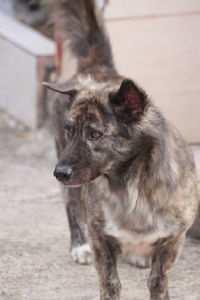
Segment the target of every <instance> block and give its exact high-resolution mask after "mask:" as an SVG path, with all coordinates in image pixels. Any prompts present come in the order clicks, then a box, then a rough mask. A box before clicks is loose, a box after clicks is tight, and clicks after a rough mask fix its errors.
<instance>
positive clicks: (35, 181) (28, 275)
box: [0, 112, 200, 300]
mask: <svg viewBox="0 0 200 300" xmlns="http://www.w3.org/2000/svg"><path fill="white" fill-rule="evenodd" d="M194 152H195V157H196V160H197V161H198V162H199V164H198V166H200V147H194ZM55 161H56V159H55V153H54V145H53V141H52V137H51V136H50V134H49V133H48V131H47V130H41V131H37V132H31V131H29V130H27V129H25V128H24V127H23V126H22V125H20V124H18V123H16V122H15V121H14V120H13V119H11V118H9V117H8V116H7V115H6V114H5V113H3V112H0V169H1V172H0V199H1V202H0V206H1V216H0V228H1V230H0V256H1V260H0V300H95V299H98V283H97V275H96V271H95V270H94V268H93V267H92V266H79V265H76V264H75V263H73V262H72V261H71V259H70V256H69V254H68V247H69V232H68V228H67V227H68V224H67V219H66V216H65V210H64V204H63V203H62V199H61V197H60V192H59V185H58V184H57V182H56V181H55V180H54V178H53V176H52V170H53V166H54V164H55ZM119 273H120V278H121V282H122V287H123V290H122V300H145V299H148V290H147V287H146V281H147V277H148V273H149V270H148V269H145V270H144V269H136V268H134V267H131V266H129V265H126V264H122V263H119ZM169 285H170V294H171V299H174V300H200V242H199V241H197V240H192V239H188V240H187V242H186V244H185V246H184V250H183V253H182V255H181V257H180V259H179V261H178V262H177V264H176V266H175V267H174V269H173V271H172V273H171V280H170V284H169Z"/></svg>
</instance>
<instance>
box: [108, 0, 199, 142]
mask: <svg viewBox="0 0 200 300" xmlns="http://www.w3.org/2000/svg"><path fill="white" fill-rule="evenodd" d="M106 20H107V28H108V32H109V36H110V38H111V43H112V46H113V53H114V58H115V62H116V65H117V68H118V71H119V72H120V73H121V74H123V75H125V76H127V77H131V78H133V79H135V80H136V82H138V83H139V84H140V85H141V86H142V87H143V88H144V89H145V90H146V91H147V93H148V94H149V95H150V96H151V98H152V99H153V100H154V102H155V103H156V104H157V105H158V106H159V107H160V108H161V110H162V111H163V112H164V114H165V115H166V116H167V117H168V119H170V120H171V121H172V123H173V124H175V125H176V127H177V128H178V129H179V130H180V131H181V132H182V134H183V135H184V137H185V138H186V139H187V140H188V141H189V142H190V143H200V130H199V128H200V1H199V0H196V1H195V0H190V1H189V0H179V1H178V0H173V1H172V0H169V1H164V0H151V1H150V0H134V1H133V0H110V1H109V5H108V7H107V9H106Z"/></svg>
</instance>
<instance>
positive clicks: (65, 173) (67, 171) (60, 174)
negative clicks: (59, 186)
mask: <svg viewBox="0 0 200 300" xmlns="http://www.w3.org/2000/svg"><path fill="white" fill-rule="evenodd" d="M71 174H72V168H71V167H70V166H56V168H55V170H54V172H53V175H54V176H55V177H56V178H57V179H58V180H59V181H66V180H69V179H70V177H71Z"/></svg>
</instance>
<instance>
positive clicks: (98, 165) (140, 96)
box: [51, 80, 147, 186]
mask: <svg viewBox="0 0 200 300" xmlns="http://www.w3.org/2000/svg"><path fill="white" fill-rule="evenodd" d="M51 88H53V89H54V90H58V91H59V92H63V93H66V94H68V95H69V98H70V99H71V100H70V99H69V101H71V104H70V108H69V111H68V113H67V115H66V120H65V124H64V126H65V138H66V145H67V146H66V148H65V149H64V151H63V153H62V155H61V157H60V159H59V162H58V164H57V166H56V168H55V171H54V175H55V176H56V178H57V179H58V180H59V181H61V182H62V183H64V184H65V185H69V186H78V185H81V184H84V183H89V182H90V181H92V180H94V179H95V178H97V177H98V176H100V175H103V174H104V175H109V173H110V172H118V171H121V172H122V171H123V168H124V167H125V166H126V165H127V164H128V163H129V160H130V158H131V157H132V156H133V155H135V154H136V153H133V152H134V151H133V148H134V147H133V146H134V145H133V144H134V141H133V136H135V142H136V139H137V144H138V135H137V134H136V133H133V131H134V124H136V123H138V122H139V120H140V118H141V116H142V115H143V112H144V108H145V106H146V103H147V99H146V95H145V94H144V93H143V92H142V91H141V90H140V89H138V88H137V87H136V86H135V84H134V83H133V82H132V81H130V80H124V81H123V82H122V84H121V86H120V88H118V87H112V86H109V85H100V84H96V85H93V86H91V84H90V85H89V88H88V87H81V88H80V87H78V85H77V83H73V86H72V85H69V86H67V87H65V88H63V87H59V88H55V86H53V87H52V86H51ZM135 149H136V147H135Z"/></svg>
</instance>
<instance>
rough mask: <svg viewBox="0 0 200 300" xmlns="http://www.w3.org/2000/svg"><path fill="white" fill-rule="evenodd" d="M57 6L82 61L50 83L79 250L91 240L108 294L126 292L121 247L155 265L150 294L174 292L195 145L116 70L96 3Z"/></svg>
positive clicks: (113, 299)
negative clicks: (171, 280)
mask: <svg viewBox="0 0 200 300" xmlns="http://www.w3.org/2000/svg"><path fill="white" fill-rule="evenodd" d="M56 11H57V13H59V14H60V15H59V16H60V17H59V19H60V22H61V24H62V26H61V28H63V30H64V36H65V38H66V39H67V40H68V41H69V46H70V48H71V51H72V53H73V54H74V55H75V56H76V57H77V61H78V67H77V74H76V75H75V76H74V77H73V78H72V79H71V80H69V81H67V82H65V83H62V84H57V83H44V84H45V85H46V86H47V87H48V88H50V89H52V90H54V91H55V92H57V95H56V98H55V102H54V105H53V114H52V116H53V122H54V126H53V128H54V133H55V142H56V148H57V153H58V163H57V165H56V167H55V170H54V176H55V177H56V178H57V179H58V180H59V181H60V182H61V183H62V185H63V193H64V197H65V198H66V199H67V205H66V210H67V214H68V220H69V227H70V231H71V248H70V251H71V255H72V257H73V259H74V261H75V262H77V263H80V264H86V263H90V260H91V257H90V251H91V250H90V247H91V249H92V257H93V262H94V265H95V268H96V270H97V273H98V277H99V285H100V299H101V300H108V299H109V300H118V299H120V290H121V285H120V280H119V277H118V273H117V267H116V265H117V258H118V257H119V256H123V257H124V258H125V259H126V260H127V261H129V262H130V263H132V264H136V265H138V266H142V267H147V266H150V267H151V271H150V276H149V279H148V287H149V292H150V299H151V300H167V299H169V292H168V273H169V272H168V271H169V270H170V269H171V267H172V266H173V264H174V262H175V261H176V259H177V257H178V255H179V253H180V251H181V248H182V245H183V243H184V240H185V235H186V232H187V231H188V229H189V228H190V227H191V225H192V223H193V221H194V218H195V214H196V211H197V206H198V189H197V178H196V172H195V166H194V161H193V157H192V154H191V152H190V150H189V148H188V146H187V144H186V142H185V141H184V139H183V138H182V137H181V135H180V133H179V132H178V131H177V129H175V128H174V127H173V125H171V124H170V123H169V122H168V121H167V120H166V118H165V117H164V116H163V115H162V113H161V112H160V111H159V109H158V108H157V107H156V106H155V105H154V104H153V102H152V101H151V100H150V99H149V97H148V96H147V94H146V93H145V92H144V90H143V89H142V88H140V87H139V86H138V85H137V84H136V83H135V82H134V81H133V80H132V79H128V78H126V77H124V76H121V75H119V74H118V73H117V71H116V69H115V66H114V62H113V57H112V51H111V47H110V43H109V39H108V37H107V35H106V32H105V29H104V25H103V21H102V16H101V14H100V12H99V10H98V8H97V6H96V3H95V2H94V1H93V0H76V1H74V0H62V1H56ZM88 240H89V244H88ZM89 245H90V246H89Z"/></svg>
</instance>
